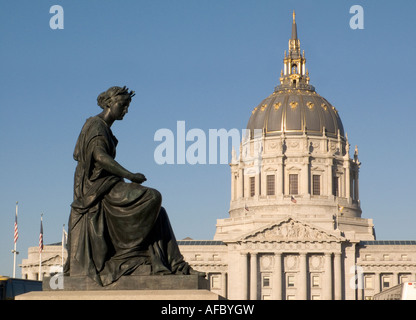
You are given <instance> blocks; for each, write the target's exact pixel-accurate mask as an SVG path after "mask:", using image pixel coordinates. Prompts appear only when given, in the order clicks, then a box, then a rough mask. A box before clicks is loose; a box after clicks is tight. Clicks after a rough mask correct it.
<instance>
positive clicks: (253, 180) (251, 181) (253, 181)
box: [250, 177, 256, 197]
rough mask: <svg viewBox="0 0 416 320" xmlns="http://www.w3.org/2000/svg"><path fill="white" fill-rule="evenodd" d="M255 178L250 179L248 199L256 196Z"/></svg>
mask: <svg viewBox="0 0 416 320" xmlns="http://www.w3.org/2000/svg"><path fill="white" fill-rule="evenodd" d="M255 182H256V178H254V177H250V197H254V195H255V194H256V184H255Z"/></svg>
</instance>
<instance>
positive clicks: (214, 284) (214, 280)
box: [211, 275, 221, 289]
mask: <svg viewBox="0 0 416 320" xmlns="http://www.w3.org/2000/svg"><path fill="white" fill-rule="evenodd" d="M220 283H221V281H220V276H219V275H213V276H212V277H211V288H212V289H220V288H221V285H220Z"/></svg>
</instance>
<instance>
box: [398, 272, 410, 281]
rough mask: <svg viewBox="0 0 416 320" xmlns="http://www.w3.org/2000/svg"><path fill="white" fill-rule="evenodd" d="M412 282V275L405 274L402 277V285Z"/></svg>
mask: <svg viewBox="0 0 416 320" xmlns="http://www.w3.org/2000/svg"><path fill="white" fill-rule="evenodd" d="M409 281H410V275H408V274H403V275H401V276H400V283H405V282H409Z"/></svg>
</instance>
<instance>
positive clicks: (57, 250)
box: [19, 243, 67, 280]
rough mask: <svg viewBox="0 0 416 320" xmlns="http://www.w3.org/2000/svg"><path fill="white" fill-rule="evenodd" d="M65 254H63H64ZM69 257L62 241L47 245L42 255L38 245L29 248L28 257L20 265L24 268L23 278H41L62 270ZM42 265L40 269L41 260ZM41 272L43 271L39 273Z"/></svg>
mask: <svg viewBox="0 0 416 320" xmlns="http://www.w3.org/2000/svg"><path fill="white" fill-rule="evenodd" d="M62 255H63V256H62ZM66 258H67V251H66V249H65V248H64V249H62V245H61V243H56V244H50V245H45V246H44V247H43V251H42V255H40V254H39V248H38V247H30V248H29V249H28V257H27V259H23V260H22V263H21V264H20V265H19V267H20V268H21V270H22V278H23V279H28V280H41V279H43V278H44V277H49V276H51V275H53V274H56V273H57V272H62V266H63V264H64V263H65V261H66ZM40 259H42V265H41V268H40V269H39V261H40ZM39 272H40V273H41V274H40V275H39Z"/></svg>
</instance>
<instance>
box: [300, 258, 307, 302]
mask: <svg viewBox="0 0 416 320" xmlns="http://www.w3.org/2000/svg"><path fill="white" fill-rule="evenodd" d="M307 263H308V258H307V256H306V253H301V254H300V255H299V285H298V300H308V274H307V272H308V269H307Z"/></svg>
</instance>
